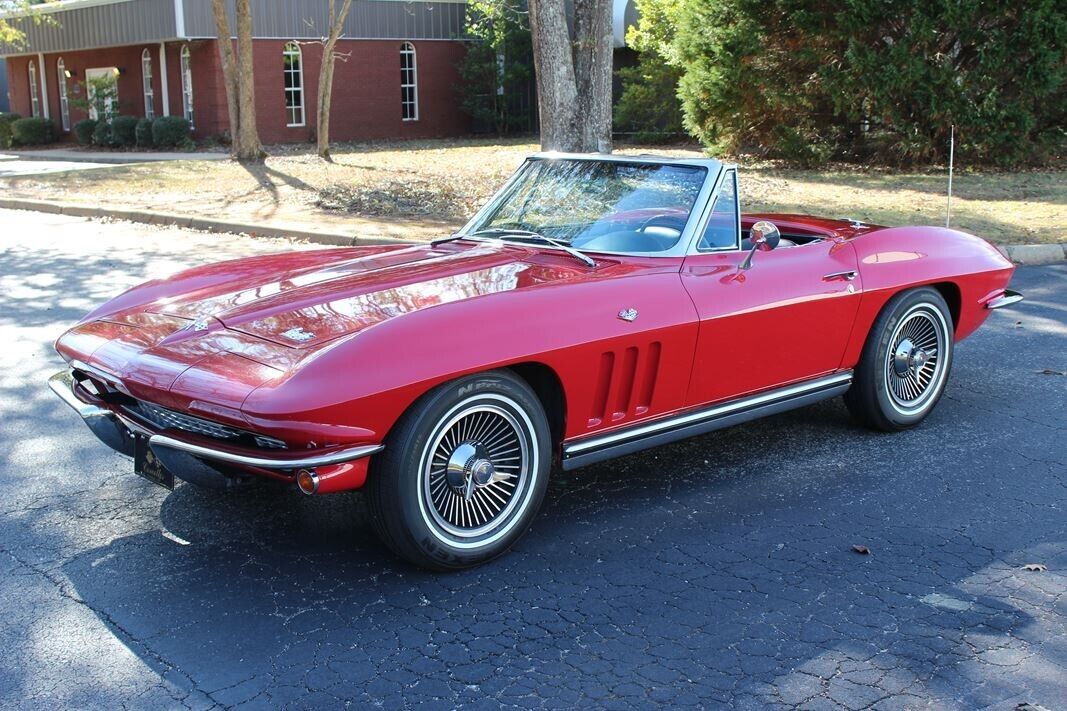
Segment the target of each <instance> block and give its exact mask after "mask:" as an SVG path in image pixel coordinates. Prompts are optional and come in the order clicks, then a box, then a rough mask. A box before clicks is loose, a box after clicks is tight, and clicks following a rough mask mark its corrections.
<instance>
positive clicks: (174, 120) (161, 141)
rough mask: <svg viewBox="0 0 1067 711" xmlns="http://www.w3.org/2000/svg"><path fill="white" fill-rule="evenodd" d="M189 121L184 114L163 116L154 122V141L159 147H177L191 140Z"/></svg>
mask: <svg viewBox="0 0 1067 711" xmlns="http://www.w3.org/2000/svg"><path fill="white" fill-rule="evenodd" d="M191 132H192V130H191V129H190V127H189V121H188V120H186V119H185V117H183V116H161V117H160V118H157V119H156V120H155V121H153V122H152V142H153V143H155V144H156V146H158V147H159V148H176V147H178V146H181V145H183V144H185V143H186V142H188V141H190V140H191V137H190V135H189V134H190V133H191Z"/></svg>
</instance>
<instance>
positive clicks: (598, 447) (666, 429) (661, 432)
mask: <svg viewBox="0 0 1067 711" xmlns="http://www.w3.org/2000/svg"><path fill="white" fill-rule="evenodd" d="M851 385H852V371H851V370H848V371H845V372H842V373H835V374H834V375H829V376H826V377H822V378H816V379H814V380H808V381H805V382H802V383H797V384H795V385H790V386H788V387H784V388H778V389H777V390H772V391H770V392H765V393H761V394H759V395H753V396H751V397H746V398H741V399H739V400H733V401H731V402H727V403H723V404H721V405H716V406H714V407H710V408H705V409H702V410H698V411H696V412H687V413H684V414H681V415H675V416H673V417H667V418H663V419H660V420H656V421H655V422H649V423H647V424H639V425H635V426H632V427H628V428H626V429H624V430H621V431H618V432H612V433H610V434H606V435H602V436H597V437H589V438H587V439H583V440H580V441H576V442H573V443H572V444H568V445H564V447H563V462H562V466H563V469H564V470H566V471H570V470H572V469H577V468H579V467H584V466H586V465H588V464H594V463H596V462H600V461H604V460H605V459H612V458H614V457H619V456H623V455H625V454H630V453H632V452H637V451H640V450H642V449H648V448H650V447H657V446H659V445H661V444H668V443H670V442H676V441H678V440H682V439H688V438H689V437H695V436H696V435H701V434H706V433H708V432H713V431H715V430H719V429H723V428H726V427H731V426H733V425H737V424H741V423H742V422H748V421H750V420H756V419H759V418H761V417H767V416H769V415H775V414H777V413H779V412H785V411H786V410H792V409H795V408H798V407H803V406H805V405H810V404H812V403H815V402H819V401H820V400H826V399H828V398H831V397H835V396H837V395H841V394H843V393H844V392H845V391H846V390H848V389H849V387H850V386H851Z"/></svg>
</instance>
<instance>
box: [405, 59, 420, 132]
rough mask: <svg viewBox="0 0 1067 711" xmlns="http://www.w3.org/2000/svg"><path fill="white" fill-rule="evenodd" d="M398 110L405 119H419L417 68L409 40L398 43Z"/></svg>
mask: <svg viewBox="0 0 1067 711" xmlns="http://www.w3.org/2000/svg"><path fill="white" fill-rule="evenodd" d="M400 110H401V116H403V117H404V120H405V121H418V120H419V70H418V67H417V66H416V65H415V45H413V44H411V42H405V43H404V44H402V45H400Z"/></svg>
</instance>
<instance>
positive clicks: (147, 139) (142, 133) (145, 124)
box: [134, 118, 155, 148]
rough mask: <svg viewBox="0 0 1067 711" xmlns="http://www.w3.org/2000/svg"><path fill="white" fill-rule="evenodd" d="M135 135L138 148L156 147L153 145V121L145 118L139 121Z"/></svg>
mask: <svg viewBox="0 0 1067 711" xmlns="http://www.w3.org/2000/svg"><path fill="white" fill-rule="evenodd" d="M134 133H135V134H136V136H137V146H138V147H139V148H151V147H152V146H153V145H155V144H154V143H152V119H150V118H143V119H141V120H140V121H138V122H137V128H136V129H134Z"/></svg>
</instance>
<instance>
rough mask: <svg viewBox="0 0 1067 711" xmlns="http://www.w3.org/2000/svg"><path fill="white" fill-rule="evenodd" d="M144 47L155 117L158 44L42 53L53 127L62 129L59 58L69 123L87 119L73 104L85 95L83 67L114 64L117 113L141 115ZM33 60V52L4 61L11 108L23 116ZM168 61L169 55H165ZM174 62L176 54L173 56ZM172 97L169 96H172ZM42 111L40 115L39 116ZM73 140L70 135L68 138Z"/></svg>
mask: <svg viewBox="0 0 1067 711" xmlns="http://www.w3.org/2000/svg"><path fill="white" fill-rule="evenodd" d="M145 49H148V50H149V52H151V54H152V89H153V91H154V92H155V98H154V104H155V111H156V116H162V115H163V79H162V72H161V70H160V66H159V45H158V44H154V45H138V46H130V47H112V48H108V49H97V50H87V51H83V52H64V53H61V54H46V55H44V62H45V71H46V72H47V74H46V81H47V83H48V107H49V112H50V116H51V118H52V121H53V122H55V124H56V129H57V130H58V131H62V126H63V124H62V121H61V120H60V113H59V73H58V71H57V70H56V64H57V62H58V61H59V58H60V57H62V58H63V64H64V66H65V67H66V70H67V71H69V72H70V73H71V76H70V78H69V79H67V97H68V99H69V101H70V103H71V106H70V125H71V128H73V127H74V124H76V123H77V122H78V121H80V120H82V119H84V118H88V112H87V111H84V110H82V109H79V108H77V107H75V106H74V104H75V103H76V102H77V99H79V98H80V99H84V98H85V70H86V69H101V68H104V67H118V68H119V69H120V71H121V72H122V73H121V74H119V76H118V80H117V85H118V94H119V113H122V114H126V115H129V116H144V113H145V111H144V88H143V83H142V77H141V53H142V52H143V51H144V50H145ZM31 59H32V60H33V61H34V62H35V63H36V64H38V65H39V64H40V61H39V60H38V59H37V57H36V55H34V56H32V57H12V58H9V59H8V60H7V66H8V79H9V81H10V82H11V92H10V93H11V110H12V111H16V112H18V113H20V114H22V115H23V116H29V115H30V92H29V63H30V60H31ZM167 59H168V61H169V60H170V57H169V56H168V58H167ZM175 61H177V57H175ZM40 79H41V68H40V66H38V68H37V81H38V87H37V91H38V96H40V97H41V98H42V99H43V94H41V93H40V92H41V87H40ZM172 98H173V97H172ZM178 107H179V111H180V109H181V92H180V89H179V92H178ZM43 115H44V114H43V112H42V116H43ZM70 138H71V140H73V137H72V136H71V137H70Z"/></svg>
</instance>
